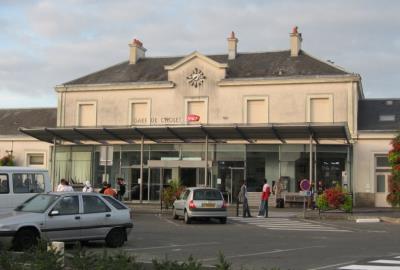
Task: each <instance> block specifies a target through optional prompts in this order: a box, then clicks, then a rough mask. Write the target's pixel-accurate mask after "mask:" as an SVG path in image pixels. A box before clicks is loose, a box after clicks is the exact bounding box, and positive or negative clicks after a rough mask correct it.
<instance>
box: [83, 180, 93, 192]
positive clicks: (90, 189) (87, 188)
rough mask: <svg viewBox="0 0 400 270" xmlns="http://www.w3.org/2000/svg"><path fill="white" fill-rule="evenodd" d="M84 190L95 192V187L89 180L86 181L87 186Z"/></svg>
mask: <svg viewBox="0 0 400 270" xmlns="http://www.w3.org/2000/svg"><path fill="white" fill-rule="evenodd" d="M82 192H93V187H92V185H91V184H90V182H89V181H86V182H85V186H84V187H83V189H82Z"/></svg>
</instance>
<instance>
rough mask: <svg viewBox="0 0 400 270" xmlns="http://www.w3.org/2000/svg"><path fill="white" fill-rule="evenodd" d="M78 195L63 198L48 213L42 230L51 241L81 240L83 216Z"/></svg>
mask: <svg viewBox="0 0 400 270" xmlns="http://www.w3.org/2000/svg"><path fill="white" fill-rule="evenodd" d="M79 212H80V202H79V196H78V195H70V196H62V197H61V198H60V199H59V200H58V201H57V202H56V204H55V205H54V206H53V207H51V208H50V209H49V211H47V212H46V218H45V226H44V228H43V229H42V231H43V232H44V234H45V236H46V238H48V239H49V240H52V241H54V240H62V241H64V240H75V239H80V238H81V215H80V214H79Z"/></svg>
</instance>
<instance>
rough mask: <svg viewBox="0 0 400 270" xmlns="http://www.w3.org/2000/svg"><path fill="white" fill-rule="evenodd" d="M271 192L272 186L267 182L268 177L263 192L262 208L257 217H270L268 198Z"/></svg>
mask: <svg viewBox="0 0 400 270" xmlns="http://www.w3.org/2000/svg"><path fill="white" fill-rule="evenodd" d="M270 194H271V188H270V186H269V185H268V183H267V179H264V185H263V188H262V193H261V203H260V210H259V212H258V216H257V217H268V200H269V195H270Z"/></svg>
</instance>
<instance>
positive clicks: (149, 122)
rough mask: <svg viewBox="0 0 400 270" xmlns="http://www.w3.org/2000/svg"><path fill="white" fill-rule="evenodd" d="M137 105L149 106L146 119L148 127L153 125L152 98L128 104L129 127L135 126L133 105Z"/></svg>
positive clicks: (131, 101) (135, 100)
mask: <svg viewBox="0 0 400 270" xmlns="http://www.w3.org/2000/svg"><path fill="white" fill-rule="evenodd" d="M136 103H146V104H147V108H148V111H147V114H146V117H147V119H148V122H147V125H150V124H151V99H150V98H141V99H130V100H129V103H128V106H129V108H128V113H129V115H128V126H133V124H132V104H136Z"/></svg>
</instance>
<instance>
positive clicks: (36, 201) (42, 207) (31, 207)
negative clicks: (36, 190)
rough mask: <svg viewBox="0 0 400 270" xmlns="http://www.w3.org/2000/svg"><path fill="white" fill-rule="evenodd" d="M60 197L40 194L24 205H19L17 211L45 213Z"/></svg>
mask: <svg viewBox="0 0 400 270" xmlns="http://www.w3.org/2000/svg"><path fill="white" fill-rule="evenodd" d="M59 197H60V196H57V195H49V194H38V195H36V196H33V197H31V198H29V199H28V200H27V201H25V202H24V203H23V204H21V205H19V206H18V207H17V208H16V209H15V211H21V212H34V213H43V212H44V211H46V210H47V208H48V207H49V206H50V205H52V204H53V203H54V202H55V201H56V200H57V199H58V198H59Z"/></svg>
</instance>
